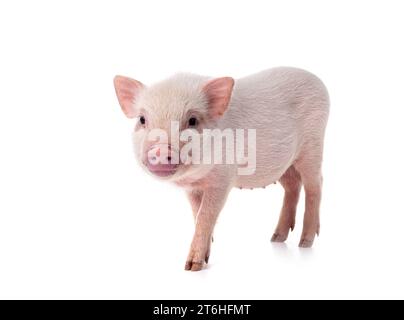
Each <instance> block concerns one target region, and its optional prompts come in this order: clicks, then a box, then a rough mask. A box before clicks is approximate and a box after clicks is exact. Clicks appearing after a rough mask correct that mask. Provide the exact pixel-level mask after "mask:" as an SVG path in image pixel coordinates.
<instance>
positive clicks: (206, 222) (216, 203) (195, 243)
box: [185, 186, 230, 271]
mask: <svg viewBox="0 0 404 320" xmlns="http://www.w3.org/2000/svg"><path fill="white" fill-rule="evenodd" d="M229 190H230V188H229V187H227V186H226V187H223V188H209V189H207V190H204V192H203V196H202V202H201V205H200V208H199V211H198V214H197V217H196V222H195V234H194V238H193V240H192V244H191V248H190V251H189V254H188V259H187V262H186V264H185V270H191V271H199V270H202V268H203V265H204V263H205V262H206V263H208V260H209V254H210V245H211V239H212V234H213V229H214V227H215V223H216V220H217V217H218V215H219V213H220V211H221V210H222V208H223V205H224V203H225V202H226V198H227V195H228V193H229Z"/></svg>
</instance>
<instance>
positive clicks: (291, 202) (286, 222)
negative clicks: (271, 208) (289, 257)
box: [271, 166, 302, 242]
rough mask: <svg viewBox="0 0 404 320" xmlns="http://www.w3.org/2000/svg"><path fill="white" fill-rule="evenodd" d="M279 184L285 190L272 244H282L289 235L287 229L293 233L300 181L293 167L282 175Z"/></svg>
mask: <svg viewBox="0 0 404 320" xmlns="http://www.w3.org/2000/svg"><path fill="white" fill-rule="evenodd" d="M279 182H280V183H281V185H282V186H283V188H284V189H285V196H284V198H283V206H282V210H281V213H280V216H279V221H278V225H277V227H276V229H275V232H274V234H273V236H272V238H271V241H272V242H284V241H285V240H286V239H287V238H288V235H289V229H290V230H291V231H293V228H294V227H295V216H296V208H297V203H298V201H299V194H300V190H301V187H302V181H301V178H300V174H299V172H297V171H296V169H295V168H294V167H293V166H290V167H289V169H288V170H286V172H285V173H284V174H283V175H282V177H281V178H280V180H279Z"/></svg>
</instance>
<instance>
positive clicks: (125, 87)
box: [114, 76, 144, 118]
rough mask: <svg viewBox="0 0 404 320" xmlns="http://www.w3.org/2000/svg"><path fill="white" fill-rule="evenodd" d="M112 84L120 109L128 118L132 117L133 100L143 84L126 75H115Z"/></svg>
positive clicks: (133, 113)
mask: <svg viewBox="0 0 404 320" xmlns="http://www.w3.org/2000/svg"><path fill="white" fill-rule="evenodd" d="M114 86H115V91H116V95H117V97H118V101H119V104H120V105H121V108H122V111H123V112H124V113H125V115H126V116H127V117H128V118H134V117H135V116H136V112H135V101H136V98H137V96H138V94H139V92H140V91H141V90H142V89H143V87H144V85H143V84H142V83H141V82H140V81H137V80H134V79H131V78H128V77H123V76H116V77H115V78H114Z"/></svg>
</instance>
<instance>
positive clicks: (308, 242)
mask: <svg viewBox="0 0 404 320" xmlns="http://www.w3.org/2000/svg"><path fill="white" fill-rule="evenodd" d="M312 245H313V240H308V239H301V240H300V242H299V247H300V248H311V247H312Z"/></svg>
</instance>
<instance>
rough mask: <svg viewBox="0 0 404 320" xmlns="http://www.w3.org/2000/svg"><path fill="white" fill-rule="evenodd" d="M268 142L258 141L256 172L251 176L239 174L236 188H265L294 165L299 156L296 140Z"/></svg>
mask: <svg viewBox="0 0 404 320" xmlns="http://www.w3.org/2000/svg"><path fill="white" fill-rule="evenodd" d="M268 140H269V141H271V140H270V139H265V140H262V141H260V139H257V152H256V159H257V160H256V166H255V167H256V169H255V172H254V173H253V174H250V175H240V174H237V179H236V184H235V186H236V187H239V188H263V187H265V186H267V185H269V184H272V183H274V182H276V181H277V180H279V179H280V178H281V176H282V175H283V174H284V173H285V171H286V170H287V169H288V168H289V167H290V166H291V165H292V164H293V162H294V161H295V159H296V156H297V154H298V150H297V149H298V148H297V145H298V141H297V140H296V139H291V140H289V141H285V140H284V139H283V140H282V139H281V140H278V139H275V140H272V141H273V143H272V144H269V143H268V142H267V141H268ZM258 150H259V151H258Z"/></svg>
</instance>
